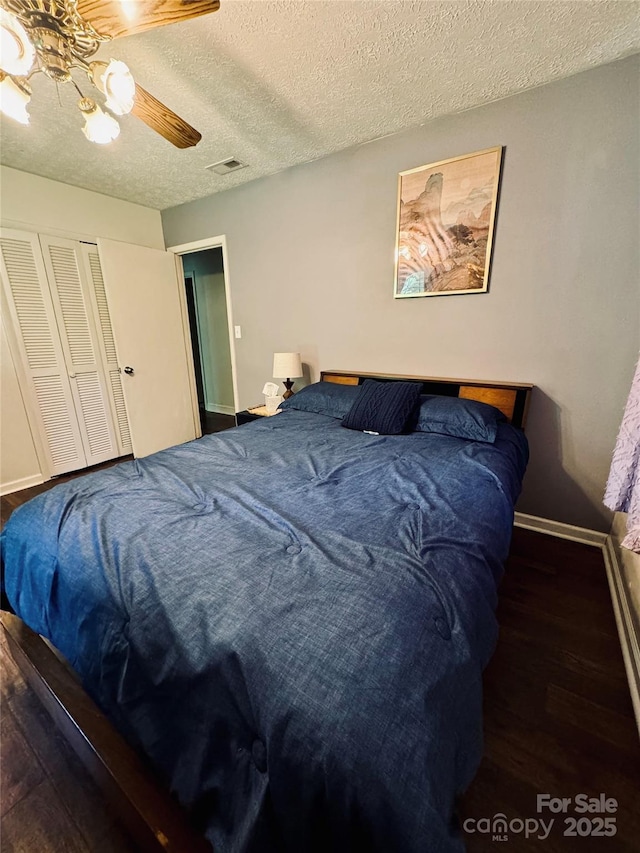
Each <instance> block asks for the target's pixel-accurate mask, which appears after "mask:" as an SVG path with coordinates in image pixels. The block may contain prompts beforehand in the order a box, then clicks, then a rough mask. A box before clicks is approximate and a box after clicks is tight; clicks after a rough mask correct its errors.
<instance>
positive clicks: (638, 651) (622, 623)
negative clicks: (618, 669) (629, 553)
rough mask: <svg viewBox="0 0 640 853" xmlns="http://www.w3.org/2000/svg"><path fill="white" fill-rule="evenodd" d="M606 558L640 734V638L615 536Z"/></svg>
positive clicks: (603, 552)
mask: <svg viewBox="0 0 640 853" xmlns="http://www.w3.org/2000/svg"><path fill="white" fill-rule="evenodd" d="M602 554H603V556H604V563H605V566H606V568H607V579H608V581H609V589H610V591H611V600H612V601H613V612H614V614H615V617H616V625H617V626H618V635H619V636H620V645H621V646H622V657H623V658H624V666H625V669H626V671H627V680H628V682H629V690H630V692H631V701H632V702H633V711H634V713H635V715H636V724H637V726H638V733H639V734H640V637H638V631H637V628H636V625H635V623H634V619H633V613H632V604H631V601H630V598H629V591H628V588H627V584H626V583H625V581H624V577H623V575H622V565H621V562H620V559H619V556H618V553H617V551H616V547H615V544H614V540H613V537H612V536H608V537H607V542H606V544H605V546H604V547H603V549H602Z"/></svg>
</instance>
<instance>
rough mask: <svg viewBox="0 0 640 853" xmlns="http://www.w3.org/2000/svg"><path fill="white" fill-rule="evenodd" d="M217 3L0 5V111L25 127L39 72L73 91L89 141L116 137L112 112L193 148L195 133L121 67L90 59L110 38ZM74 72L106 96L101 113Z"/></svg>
mask: <svg viewBox="0 0 640 853" xmlns="http://www.w3.org/2000/svg"><path fill="white" fill-rule="evenodd" d="M219 6H220V0H107V2H102V0H0V111H1V112H3V113H4V114H5V115H8V116H10V117H11V118H14V119H16V120H17V121H19V122H21V123H22V124H28V123H29V114H28V112H27V104H28V103H29V101H30V99H31V87H30V86H29V80H30V79H31V77H33V75H34V74H38V73H44V74H45V75H46V76H47V77H49V78H50V79H51V80H53V81H55V82H56V83H71V84H72V85H73V86H74V87H75V88H76V89H77V91H78V94H79V95H80V101H79V102H78V107H79V109H80V111H81V112H82V113H83V115H84V119H85V125H84V127H83V132H84V134H85V136H86V137H87V139H89V140H90V141H91V142H99V143H107V142H111V141H112V140H113V139H115V138H116V136H117V135H118V134H119V132H120V126H119V124H118V122H117V120H116V118H115V117H114V114H115V115H125V114H126V113H129V112H130V113H132V114H133V115H135V116H137V117H138V118H139V119H141V120H142V121H143V122H144V123H145V124H146V125H148V126H149V127H150V128H151V129H152V130H155V131H156V133H159V134H160V135H161V136H163V137H164V138H165V139H167V140H168V141H169V142H171V143H172V144H173V145H175V146H176V147H177V148H189V147H191V146H193V145H197V144H198V142H199V141H200V139H201V134H200V133H198V131H197V130H195V128H193V127H191V125H189V124H187V122H186V121H184V119H181V118H180V116H178V115H176V113H174V112H173V111H172V110H170V109H169V108H168V107H166V106H165V105H164V104H162V103H160V101H158V100H157V99H156V98H154V97H153V95H150V94H149V92H147V91H146V90H145V89H143V88H142V86H140V85H138V83H136V82H135V81H134V79H133V76H132V74H131V72H130V71H129V69H128V68H127V66H126V65H125V63H124V62H120V61H119V60H116V59H111V60H110V62H108V63H107V62H104V61H101V60H95V59H92V57H93V56H94V54H95V53H96V52H97V51H98V49H99V48H100V46H101V45H102V44H104V43H105V42H108V41H111V40H112V39H115V38H119V37H120V36H127V35H132V34H133V33H141V32H144V31H145V30H150V29H154V28H155V27H161V26H164V25H165V24H173V23H176V22H178V21H186V20H188V19H189V18H197V17H199V16H200V15H207V14H209V13H210V12H215V11H216V10H217V9H218V8H219ZM74 69H80V70H81V71H83V72H84V73H85V74H86V77H87V80H88V81H89V82H90V84H91V85H92V86H94V87H95V88H96V89H97V90H98V91H99V92H100V94H101V95H102V96H103V97H104V98H105V107H106V111H105V110H103V109H102V107H100V106H99V105H98V104H97V103H96V101H95V100H94V98H93V97H86V96H85V94H84V93H83V92H82V90H81V89H80V87H79V85H78V84H77V82H76V81H75V80H74V78H73V76H72V71H73V70H74ZM94 94H95V93H94Z"/></svg>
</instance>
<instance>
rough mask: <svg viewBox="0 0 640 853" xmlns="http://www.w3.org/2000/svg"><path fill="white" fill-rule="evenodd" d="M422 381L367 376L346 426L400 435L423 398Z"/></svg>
mask: <svg viewBox="0 0 640 853" xmlns="http://www.w3.org/2000/svg"><path fill="white" fill-rule="evenodd" d="M421 389H422V385H421V383H420V382H376V380H375V379H365V381H364V382H363V384H362V385H361V386H360V393H359V394H358V396H357V398H356V400H355V401H354V403H353V405H352V406H351V408H350V409H349V411H348V413H347V414H346V415H345V416H344V418H343V419H342V426H343V427H347V429H358V430H362V431H364V432H375V433H378V434H379V435H398V434H399V433H401V432H404V431H405V429H406V428H407V426H408V425H409V424H411V425H413V420H414V419H413V417H412V416H413V413H414V411H415V408H416V406H417V404H418V400H419V399H420V391H421Z"/></svg>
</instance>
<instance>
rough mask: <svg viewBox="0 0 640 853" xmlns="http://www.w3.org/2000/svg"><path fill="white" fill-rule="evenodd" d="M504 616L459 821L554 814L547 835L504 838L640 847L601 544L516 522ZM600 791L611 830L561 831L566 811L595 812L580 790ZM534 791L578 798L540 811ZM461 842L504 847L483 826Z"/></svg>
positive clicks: (635, 777) (549, 847)
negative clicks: (611, 802) (479, 744)
mask: <svg viewBox="0 0 640 853" xmlns="http://www.w3.org/2000/svg"><path fill="white" fill-rule="evenodd" d="M498 621H499V623H500V639H499V641H498V646H497V649H496V652H495V655H494V656H493V658H492V660H491V662H490V663H489V666H488V667H487V669H486V671H485V675H484V728H485V753H484V758H483V761H482V764H481V766H480V770H479V772H478V774H477V776H476V778H475V780H474V781H473V783H472V784H471V787H470V789H469V790H468V791H467V793H466V795H465V797H464V799H463V804H462V809H461V812H462V819H463V821H464V820H465V819H467V818H469V819H472V820H473V819H476V820H477V819H479V818H492V817H493V816H494V815H495V814H496V813H498V812H501V813H503V814H504V815H506V816H507V818H508V819H509V820H512V819H514V818H520V819H521V820H526V819H527V818H530V819H539V818H540V817H542V818H543V819H544V820H545V823H547V824H548V820H549V818H555V820H554V825H553V828H552V829H551V832H550V834H549V837H548V838H547V839H546V840H540V839H539V838H538V837H537V835H532V836H531V837H530V838H528V839H527V838H525V837H524V833H509V844H508V845H507V846H508V849H513V850H516V851H518V853H520V851H523V853H527V851H530V850H540V851H545V853H556V851H558V853H565V851H566V853H570V851H579V853H582V851H584V853H589V851H595V850H603V851H604V850H606V851H611V853H614V851H615V853H623V851H624V852H625V853H626V851H628V853H631V851H636V853H637V851H639V850H640V739H639V737H638V730H637V727H636V723H635V718H634V714H633V707H632V704H631V697H630V694H629V687H628V683H627V679H626V675H625V669H624V663H623V659H622V652H621V649H620V643H619V640H618V633H617V629H616V624H615V619H614V615H613V608H612V604H611V597H610V594H609V588H608V584H607V579H606V573H605V567H604V561H603V557H602V553H601V551H600V549H599V548H594V547H591V546H588V545H581V544H578V543H576V542H569V541H566V540H562V539H555V538H552V537H550V536H544V535H542V534H539V533H533V532H531V531H527V530H519V529H518V528H516V529H515V530H514V535H513V540H512V544H511V554H510V556H509V560H508V563H507V569H506V573H505V576H504V579H503V582H502V585H501V587H500V602H499V605H498ZM602 793H604V794H606V795H607V797H609V798H614V799H616V800H617V802H618V807H617V811H616V812H615V813H611V815H609V816H610V817H615V824H616V830H617V832H616V835H615V837H611V838H609V837H604V838H599V837H593V836H587V837H579V836H576V837H573V836H564V835H563V833H564V831H565V830H566V829H567V828H569V829H571V827H570V826H569V827H567V826H566V825H565V818H570V817H575V818H580V817H587V818H589V819H593V818H595V817H596V816H597V815H596V814H595V813H586V814H580V813H576V812H575V811H574V804H573V798H574V797H575V795H576V794H587V795H588V796H589V797H597V796H599V795H600V794H602ZM537 794H550V795H551V796H552V797H560V798H562V797H571V798H572V803H571V805H569V807H568V811H567V813H566V814H563V813H556V814H553V813H551V812H549V811H544V812H542V813H540V814H539V813H538V812H537V799H536V798H537ZM603 816H607V815H603ZM467 826H469V827H470V828H472V829H473V828H475V826H476V825H475V824H473V823H470V824H467ZM481 826H482V825H481ZM518 826H519V824H516V828H517V827H518ZM582 828H583V829H584V830H585V831H586V830H587V828H588V827H587V826H586V824H584V825H583V827H582ZM465 840H466V842H467V847H468V850H469V851H470V853H481V851H485V850H486V851H489V850H493V851H495V849H496V845H497V844H498V842H493V841H492V838H491V835H486V834H483V833H479V832H477V831H476V832H475V833H473V834H471V833H468V834H466V835H465Z"/></svg>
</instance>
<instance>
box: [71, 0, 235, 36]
mask: <svg viewBox="0 0 640 853" xmlns="http://www.w3.org/2000/svg"><path fill="white" fill-rule="evenodd" d="M219 8H220V0H106V2H104V0H78V12H79V13H80V15H81V16H82V17H83V18H84V19H85V20H86V21H88V22H89V23H90V24H91V25H92V26H93V27H94V29H95V30H96V31H97V32H98V33H100V35H103V36H111V38H114V39H117V38H120V36H130V35H133V33H143V32H144V31H145V30H152V29H154V28H155V27H163V26H164V25H165V24H175V23H177V22H178V21H187V20H189V18H197V17H199V16H200V15H208V14H209V13H210V12H215V11H217V9H219Z"/></svg>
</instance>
